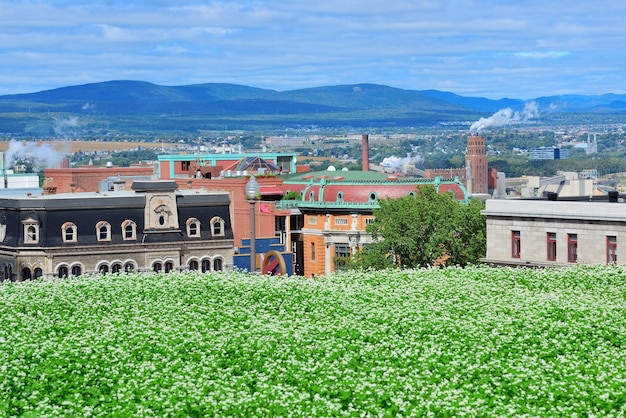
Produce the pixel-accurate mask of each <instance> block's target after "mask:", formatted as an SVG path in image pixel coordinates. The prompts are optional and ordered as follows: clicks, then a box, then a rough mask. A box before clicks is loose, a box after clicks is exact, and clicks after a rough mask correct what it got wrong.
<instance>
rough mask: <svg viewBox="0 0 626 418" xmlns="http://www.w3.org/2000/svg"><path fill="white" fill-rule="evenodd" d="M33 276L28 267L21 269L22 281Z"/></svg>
mask: <svg viewBox="0 0 626 418" xmlns="http://www.w3.org/2000/svg"><path fill="white" fill-rule="evenodd" d="M32 278H33V276H32V273H31V271H30V269H29V268H28V267H24V268H23V269H22V281H24V280H31V279H32Z"/></svg>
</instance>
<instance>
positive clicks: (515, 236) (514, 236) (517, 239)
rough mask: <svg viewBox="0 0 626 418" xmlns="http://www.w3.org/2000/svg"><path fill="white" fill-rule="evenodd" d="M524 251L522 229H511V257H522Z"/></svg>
mask: <svg viewBox="0 0 626 418" xmlns="http://www.w3.org/2000/svg"><path fill="white" fill-rule="evenodd" d="M521 253H522V238H521V233H520V231H511V257H513V258H520V255H521Z"/></svg>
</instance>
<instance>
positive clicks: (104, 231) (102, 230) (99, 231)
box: [96, 221, 111, 241]
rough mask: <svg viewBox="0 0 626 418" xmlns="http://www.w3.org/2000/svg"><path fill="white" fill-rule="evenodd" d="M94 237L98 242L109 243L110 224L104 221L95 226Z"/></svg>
mask: <svg viewBox="0 0 626 418" xmlns="http://www.w3.org/2000/svg"><path fill="white" fill-rule="evenodd" d="M96 236H97V237H98V241H111V224H110V223H108V222H106V221H100V222H98V224H97V225H96Z"/></svg>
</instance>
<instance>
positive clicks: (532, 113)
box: [470, 102, 539, 132]
mask: <svg viewBox="0 0 626 418" xmlns="http://www.w3.org/2000/svg"><path fill="white" fill-rule="evenodd" d="M537 117H539V108H538V106H537V102H527V103H526V104H525V105H524V110H522V111H521V112H516V111H513V109H511V108H510V107H507V108H506V109H500V110H498V111H497V112H496V113H494V114H493V115H491V116H489V117H488V118H480V119H479V120H477V121H476V122H474V123H472V126H470V132H478V131H480V130H481V129H485V128H489V127H497V126H504V125H510V124H514V123H523V122H528V121H530V120H532V119H535V118H537Z"/></svg>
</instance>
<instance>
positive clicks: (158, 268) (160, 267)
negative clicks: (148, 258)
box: [152, 261, 163, 273]
mask: <svg viewBox="0 0 626 418" xmlns="http://www.w3.org/2000/svg"><path fill="white" fill-rule="evenodd" d="M161 270H163V264H161V263H160V262H158V261H157V262H156V263H154V264H153V265H152V271H154V272H155V273H158V272H160V271H161Z"/></svg>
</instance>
